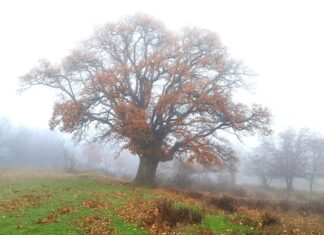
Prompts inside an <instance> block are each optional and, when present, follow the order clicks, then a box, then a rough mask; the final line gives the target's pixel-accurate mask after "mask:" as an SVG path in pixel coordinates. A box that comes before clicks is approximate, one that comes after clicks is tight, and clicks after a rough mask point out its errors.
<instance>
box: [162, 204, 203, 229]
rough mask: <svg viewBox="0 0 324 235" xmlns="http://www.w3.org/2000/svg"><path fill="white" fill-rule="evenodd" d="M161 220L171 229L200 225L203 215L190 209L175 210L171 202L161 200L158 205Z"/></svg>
mask: <svg viewBox="0 0 324 235" xmlns="http://www.w3.org/2000/svg"><path fill="white" fill-rule="evenodd" d="M157 209H158V211H159V214H158V216H159V219H161V220H162V221H163V222H165V223H167V224H168V225H169V226H170V227H174V226H175V225H177V224H178V223H179V224H198V223H201V222H202V218H203V216H202V214H201V213H200V212H198V211H193V210H190V209H189V208H174V207H173V206H172V202H171V201H169V200H161V201H158V203H157Z"/></svg>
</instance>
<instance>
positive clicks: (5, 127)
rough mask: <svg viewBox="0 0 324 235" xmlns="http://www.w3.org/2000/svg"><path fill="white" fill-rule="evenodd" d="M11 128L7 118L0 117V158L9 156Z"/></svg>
mask: <svg viewBox="0 0 324 235" xmlns="http://www.w3.org/2000/svg"><path fill="white" fill-rule="evenodd" d="M12 134H13V133H12V127H11V124H10V122H9V120H8V119H7V118H4V117H0V158H6V157H8V156H9V154H10V148H9V142H10V139H11V138H12Z"/></svg>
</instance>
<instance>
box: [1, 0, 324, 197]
mask: <svg viewBox="0 0 324 235" xmlns="http://www.w3.org/2000/svg"><path fill="white" fill-rule="evenodd" d="M13 2H14V3H6V4H4V3H1V16H0V17H1V18H0V19H1V22H0V25H1V26H3V27H2V28H3V29H2V30H3V35H5V37H4V38H3V39H1V40H4V41H1V43H0V48H1V52H2V53H1V55H0V56H1V58H0V61H1V63H2V66H1V67H2V68H1V72H2V76H1V86H0V91H1V97H2V98H1V100H0V105H1V106H0V114H1V115H2V117H1V119H0V170H1V171H9V170H10V169H15V168H19V169H20V168H29V169H39V168H41V169H44V168H45V169H52V170H59V171H67V172H75V173H76V172H83V171H85V172H98V173H101V174H104V175H109V176H112V177H116V178H118V179H123V180H127V181H129V182H131V181H132V179H133V178H134V177H135V175H136V172H137V169H138V165H139V158H138V156H136V155H135V154H132V153H130V152H129V151H127V150H123V151H121V152H120V151H119V148H117V146H115V145H113V144H112V143H109V142H105V141H102V142H91V141H87V140H85V141H82V142H78V141H76V140H75V139H73V138H72V135H70V134H66V133H62V132H61V131H59V130H58V129H59V128H57V129H55V130H54V131H51V130H49V128H48V127H47V124H48V122H49V119H50V115H51V112H52V109H53V104H54V100H55V98H54V97H56V95H57V93H56V91H52V90H50V89H48V88H38V87H37V88H33V89H32V90H28V91H25V92H24V93H19V94H18V92H17V91H18V90H19V89H20V88H21V87H20V86H19V82H18V78H19V77H21V76H23V75H24V74H25V73H26V72H28V70H29V69H31V68H32V66H34V65H35V64H36V63H37V61H38V60H39V59H41V58H44V57H46V58H48V59H50V60H51V61H53V62H54V64H57V63H59V61H61V59H62V58H64V56H66V55H67V54H69V52H71V50H72V48H74V47H76V46H78V45H80V44H81V43H80V41H81V40H83V39H85V38H88V37H89V36H90V35H91V32H93V30H94V29H95V28H96V27H98V25H99V26H100V25H104V24H105V23H106V22H109V21H112V22H115V21H116V20H118V19H119V18H120V17H124V16H125V15H129V14H135V13H138V12H143V11H144V13H148V14H152V15H153V16H156V17H157V19H158V20H162V22H163V23H165V24H166V25H167V27H168V28H170V29H171V30H174V31H177V30H179V29H180V28H183V27H185V26H186V25H189V26H197V27H203V28H207V29H208V30H211V31H212V32H214V31H215V32H216V33H218V35H219V37H220V39H221V40H222V41H223V43H224V46H225V47H227V48H228V51H229V52H230V54H231V55H232V56H233V58H235V59H237V60H238V61H242V63H243V64H244V66H246V67H247V68H248V71H249V74H250V75H251V76H250V77H251V78H250V80H249V82H251V83H250V84H251V89H250V90H248V91H246V90H244V91H239V92H237V93H235V94H233V95H234V97H235V99H236V100H237V101H244V102H246V103H248V104H250V103H252V102H254V101H256V102H257V103H260V104H262V105H263V106H265V107H268V108H269V109H270V112H271V114H272V123H271V128H272V129H273V130H274V133H273V135H272V136H270V137H265V136H258V135H254V136H252V137H246V136H236V133H234V135H233V136H232V137H230V138H229V139H230V141H229V142H230V143H229V145H230V146H231V147H232V148H233V149H234V150H235V155H236V156H237V166H235V167H234V166H232V167H231V166H225V167H223V168H224V169H220V168H219V169H214V170H213V171H211V170H210V169H205V168H204V167H201V166H198V165H195V164H193V165H192V166H191V165H188V164H187V163H186V161H181V160H179V159H178V158H176V159H174V160H172V161H170V162H163V163H160V164H159V167H158V171H157V180H158V184H159V185H164V186H165V185H166V186H175V187H188V188H196V189H202V190H207V189H211V188H217V187H219V185H220V184H223V185H226V187H231V186H233V185H245V186H246V185H252V186H260V187H265V188H276V189H280V188H282V189H285V188H287V190H288V191H289V190H290V189H292V188H293V189H295V190H305V191H309V190H312V191H315V192H323V191H324V179H323V177H324V161H323V156H324V151H323V148H322V145H323V142H322V139H323V137H322V135H323V131H324V128H323V112H322V110H321V108H320V107H321V105H322V103H321V102H322V100H323V92H322V91H321V89H322V81H323V78H322V77H323V71H322V67H323V66H322V55H323V52H324V51H323V43H322V41H323V40H322V39H323V33H322V32H321V30H319V29H320V28H321V26H322V25H321V22H323V21H324V19H323V15H322V12H321V11H320V10H319V9H321V7H320V6H321V4H320V3H319V2H312V3H310V4H308V3H306V1H301V2H295V1H288V2H285V3H281V2H280V1H274V3H273V4H270V3H267V4H264V5H262V4H260V3H258V1H248V2H247V3H239V2H235V1H230V2H231V4H234V5H235V6H236V7H232V5H231V4H230V3H224V2H220V1H216V2H215V3H214V2H212V1H209V2H207V3H205V4H200V5H198V6H197V5H196V3H193V2H190V3H188V4H187V6H186V7H185V8H186V10H183V3H173V2H172V4H171V2H168V4H165V3H163V4H162V2H159V3H158V4H157V5H158V6H159V7H157V6H156V4H155V3H149V2H147V1H140V3H129V2H128V3H127V4H126V3H125V2H124V1H122V2H121V3H115V5H113V6H111V5H110V4H109V3H104V2H102V1H95V4H93V3H91V2H90V1H88V2H82V3H80V5H79V9H78V10H76V9H75V4H76V2H74V3H66V4H63V3H62V2H60V3H58V4H57V5H56V4H53V3H51V4H50V5H49V6H47V5H46V4H44V3H41V2H37V1H32V2H31V3H22V2H19V1H13ZM15 4H18V5H21V7H19V9H17V7H16V6H15ZM78 4H79V3H78ZM213 4H215V5H213ZM167 5H168V6H167ZM169 5H172V7H169ZM209 5H210V6H212V7H209ZM206 6H207V7H206ZM254 7H255V8H254ZM170 8H171V9H170ZM214 9H216V13H215V10H214ZM57 12H61V13H62V14H61V15H60V17H57ZM71 12H73V14H72V15H73V16H72V17H71ZM179 12H181V14H180V15H181V17H179V14H178V13H179ZM22 38H24V39H22ZM76 90H78V88H77V89H76ZM63 100H64V99H63ZM304 127H306V128H309V129H308V130H309V131H310V132H311V133H312V134H311V135H309V136H307V138H306V137H305V139H307V140H305V141H304V140H303V141H304V142H303V141H302V140H301V139H299V136H298V134H296V136H294V134H291V135H292V136H293V137H292V138H291V140H290V141H286V142H285V141H284V140H285V139H281V137H282V135H283V134H285V131H286V130H289V128H290V129H292V130H294V131H295V132H294V133H299V131H301V130H302V129H303V128H304ZM98 129H99V128H98ZM314 136H315V137H316V138H315V137H314ZM237 137H238V138H237ZM295 137H296V139H295ZM303 138H304V137H303ZM309 138H311V139H312V140H310V139H309ZM85 139H87V138H85ZM266 150H267V151H266ZM278 156H279V157H278ZM296 156H298V157H296ZM280 159H285V162H282V161H281V160H280ZM290 159H294V161H292V162H289V160H290ZM296 162H298V164H297V163H296ZM295 164H297V165H298V166H295ZM274 165H275V166H276V167H273V168H271V167H269V166H274ZM282 165H285V166H286V168H282V169H280V170H278V169H279V166H282ZM277 170H278V171H277ZM285 172H291V173H290V175H289V176H288V175H285V174H284V173H285ZM291 181H293V182H291ZM310 184H311V185H312V186H310ZM290 187H292V188H290ZM310 188H311V189H310Z"/></svg>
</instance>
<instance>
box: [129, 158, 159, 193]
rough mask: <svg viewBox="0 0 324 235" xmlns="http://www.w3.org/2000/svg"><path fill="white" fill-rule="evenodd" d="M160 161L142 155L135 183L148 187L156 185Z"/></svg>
mask: <svg viewBox="0 0 324 235" xmlns="http://www.w3.org/2000/svg"><path fill="white" fill-rule="evenodd" d="M158 164H159V161H158V160H156V159H152V158H150V157H140V164H139V166H138V170H137V174H136V177H135V179H134V183H135V184H138V185H142V186H146V187H154V186H155V175H156V169H157V167H158Z"/></svg>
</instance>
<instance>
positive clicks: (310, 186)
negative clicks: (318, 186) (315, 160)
mask: <svg viewBox="0 0 324 235" xmlns="http://www.w3.org/2000/svg"><path fill="white" fill-rule="evenodd" d="M313 182H314V178H313V177H311V179H310V182H309V191H310V192H311V193H312V192H313Z"/></svg>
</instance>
